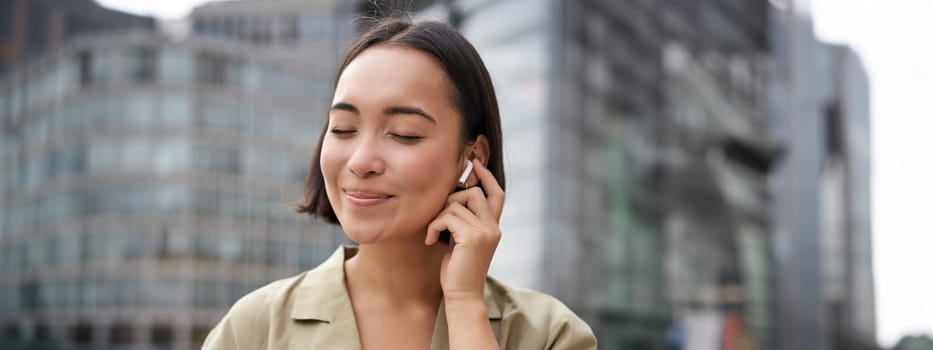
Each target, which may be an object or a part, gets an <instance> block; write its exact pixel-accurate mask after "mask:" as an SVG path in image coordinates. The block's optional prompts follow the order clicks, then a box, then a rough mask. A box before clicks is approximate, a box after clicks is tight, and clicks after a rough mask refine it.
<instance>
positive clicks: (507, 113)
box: [0, 0, 933, 350]
mask: <svg viewBox="0 0 933 350" xmlns="http://www.w3.org/2000/svg"><path fill="white" fill-rule="evenodd" d="M389 3H390V4H387V3H386V2H380V1H358V0H320V1H302V0H237V1H214V2H210V1H203V0H163V1H132V0H99V1H97V4H95V3H94V2H92V1H90V0H0V228H2V231H0V349H7V348H9V349H48V348H63V349H101V348H106V349H189V348H197V347H198V346H199V344H200V341H201V340H203V337H204V336H205V335H206V333H207V331H208V330H209V329H210V327H212V326H213V324H215V323H216V322H217V320H219V318H220V317H221V316H222V315H223V314H224V313H225V312H226V310H227V309H228V308H229V306H230V305H231V304H232V303H233V302H234V301H235V300H236V299H237V298H239V297H240V296H242V295H243V294H245V293H248V292H249V291H250V290H252V289H255V288H256V287H258V286H261V285H263V284H265V283H268V282H270V281H272V280H275V279H278V278H283V277H287V276H291V275H294V274H296V273H299V272H301V271H304V270H307V269H309V268H311V267H313V266H314V265H316V264H317V263H319V262H321V261H322V260H323V259H324V258H326V257H327V256H328V255H329V253H330V252H331V251H332V250H333V248H334V246H336V245H338V244H346V243H348V242H347V241H346V238H345V237H344V236H343V234H342V233H341V232H340V230H339V228H337V227H334V226H330V225H326V224H323V223H321V222H318V221H314V220H311V219H309V218H306V217H299V216H297V215H294V214H292V213H291V211H290V209H289V208H288V206H287V204H288V203H289V202H291V201H294V200H298V199H300V196H301V194H302V186H303V180H304V176H305V175H306V171H307V160H308V159H307V158H308V156H309V155H310V153H311V151H312V150H313V146H314V142H315V141H316V139H315V138H316V137H317V135H318V132H319V129H320V127H321V123H323V120H324V119H323V118H324V114H323V111H325V110H326V107H327V106H328V104H329V102H330V100H329V99H330V94H331V93H332V91H331V89H332V84H333V78H334V77H333V74H334V73H335V71H336V65H337V63H338V60H339V59H340V58H341V54H342V53H343V49H344V48H345V47H346V45H347V43H348V42H349V41H350V40H352V38H353V36H354V35H355V34H356V33H358V32H359V31H360V30H361V29H362V24H361V23H360V22H358V21H355V19H357V18H359V17H361V16H382V15H385V14H386V12H387V10H386V9H389V8H395V7H399V6H398V5H397V4H402V6H401V7H404V8H405V9H407V10H409V11H410V12H409V14H410V15H411V16H412V17H413V18H415V19H416V20H423V19H433V20H440V21H445V22H448V23H451V24H452V25H454V26H456V27H458V28H459V29H460V30H461V32H462V33H463V34H464V35H465V36H466V37H467V38H468V39H469V40H470V41H471V42H472V43H473V44H474V45H475V46H476V47H477V49H478V51H479V52H480V54H481V55H482V56H483V59H484V60H485V62H486V64H487V66H488V67H489V70H490V73H491V75H492V76H493V80H494V83H495V85H496V89H497V91H496V92H497V96H498V98H499V101H500V107H501V109H502V114H503V131H504V137H505V142H506V144H505V153H506V170H507V175H508V178H509V180H508V193H507V195H508V198H509V201H508V202H507V205H506V209H505V212H504V213H503V218H502V223H501V225H502V230H503V239H502V243H501V244H500V247H499V249H498V251H497V256H496V258H495V261H494V263H493V266H492V267H491V271H490V272H491V274H492V275H494V276H496V277H499V278H501V279H502V280H504V281H506V282H508V283H510V284H514V285H517V286H523V287H529V288H534V289H539V290H543V291H545V292H548V293H550V294H553V295H555V296H556V297H557V298H559V299H560V300H562V301H563V302H564V303H566V304H567V305H568V306H570V307H571V308H572V309H574V310H575V311H576V312H577V313H578V314H580V315H581V316H582V317H583V318H584V319H585V320H586V321H587V322H588V323H589V324H590V325H591V326H592V327H593V328H594V331H595V332H596V334H597V336H598V338H599V340H600V344H601V348H606V349H617V348H622V349H685V350H701V349H775V350H781V349H817V350H822V349H881V348H884V349H933V340H931V339H930V338H929V337H930V336H933V316H931V315H933V297H931V295H933V279H930V278H927V277H926V275H929V274H930V268H929V267H930V266H933V254H929V253H928V251H929V249H930V248H929V247H931V246H933V235H931V233H933V221H931V220H933V219H931V216H930V214H929V212H930V209H931V208H933V181H930V179H933V160H931V157H930V156H929V155H928V153H929V151H930V150H933V89H930V84H931V83H933V65H930V62H933V45H930V39H929V36H930V34H931V33H933V21H930V19H931V18H933V1H929V0H893V1H881V0H756V1H746V0H703V1H692V0H663V1H650V0H642V1H636V0H632V1H609V0H606V1H600V0H581V1H571V0H505V1H488V0H477V1H467V0H447V1H432V0H418V1H390V2H389Z"/></svg>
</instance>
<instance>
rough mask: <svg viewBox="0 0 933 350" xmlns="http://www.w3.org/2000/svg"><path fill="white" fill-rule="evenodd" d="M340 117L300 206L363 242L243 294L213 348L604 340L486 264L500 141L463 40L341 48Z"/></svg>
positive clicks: (377, 30)
mask: <svg viewBox="0 0 933 350" xmlns="http://www.w3.org/2000/svg"><path fill="white" fill-rule="evenodd" d="M328 117H329V119H328V123H327V125H326V126H325V128H324V130H322V133H321V137H320V140H319V141H318V146H317V149H316V150H315V154H314V157H313V158H312V161H311V165H310V170H309V173H310V174H309V176H308V181H307V185H306V193H305V202H304V203H303V204H302V205H300V206H299V208H298V211H299V212H302V213H307V214H311V215H314V216H317V217H320V218H323V219H325V220H328V221H330V222H333V223H338V224H340V225H341V227H342V228H343V230H344V231H345V232H346V234H347V236H349V237H350V239H352V240H353V241H355V242H357V243H359V247H358V248H357V247H341V248H339V249H337V251H336V252H335V253H334V254H333V255H332V256H331V257H330V258H329V259H328V260H327V261H326V262H324V263H323V264H321V265H320V266H318V267H316V268H315V269H313V270H311V271H308V272H305V273H302V274H300V275H298V276H295V277H292V278H288V279H285V280H280V281H277V282H273V283H271V284H269V285H267V286H265V287H262V288H260V289H258V290H256V291H254V292H252V293H250V294H248V295H246V296H245V297H243V298H242V299H240V300H239V301H237V303H236V304H234V305H233V307H232V308H231V309H230V311H229V313H228V314H227V315H226V316H225V317H224V318H223V320H221V321H220V323H219V324H218V325H217V326H216V327H215V328H214V330H213V331H212V332H211V333H210V335H208V337H207V339H206V341H205V344H204V348H206V349H266V348H268V349H290V348H296V349H297V348H300V349H308V348H311V349H344V348H348V349H356V348H364V349H428V348H431V349H445V348H448V347H449V348H452V349H496V348H499V347H501V348H508V349H590V348H595V347H596V339H595V338H594V336H593V333H592V331H591V330H590V328H589V327H588V326H587V325H586V324H585V323H584V322H583V321H581V320H580V319H579V318H578V317H577V316H576V315H574V314H573V312H572V311H570V310H569V309H568V308H567V307H565V306H564V305H563V304H561V303H560V302H559V301H557V300H556V299H554V298H552V297H550V296H547V295H544V294H541V293H538V292H533V291H528V290H523V289H517V288H512V287H509V286H506V285H504V284H502V283H501V282H498V281H496V280H495V279H492V278H490V277H487V276H486V273H487V271H488V269H489V264H490V261H491V260H492V257H493V253H494V252H495V249H496V246H497V244H498V242H499V237H500V232H499V225H498V222H499V216H500V214H501V213H502V206H503V203H504V200H505V195H504V192H503V187H502V185H501V184H504V183H505V174H504V172H503V164H502V137H501V130H500V123H499V110H498V106H497V103H496V97H495V93H494V91H493V86H492V82H491V80H490V78H489V74H488V73H487V71H486V68H485V66H484V65H483V62H482V60H481V59H480V57H479V55H478V54H477V53H476V50H475V49H474V48H473V46H472V45H470V44H469V42H467V41H466V39H464V38H463V37H462V36H460V34H458V33H457V32H456V31H455V30H454V29H452V28H451V27H449V26H447V25H445V24H442V23H437V22H423V23H418V24H412V23H410V22H407V21H404V20H396V19H393V20H385V21H383V22H380V23H378V24H376V25H375V26H374V27H372V29H370V30H369V31H367V32H366V33H364V34H363V35H361V36H360V37H359V38H358V39H357V40H356V42H355V43H354V44H353V45H352V47H351V49H350V51H349V53H348V54H347V56H346V58H345V59H344V61H343V64H342V65H341V67H340V70H339V71H338V75H337V83H336V88H335V91H334V100H333V104H332V107H331V108H330V110H329V115H328ZM470 168H472V170H471V169H470ZM461 178H462V179H464V180H465V181H463V182H459V180H460V179H461Z"/></svg>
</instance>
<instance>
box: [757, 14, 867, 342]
mask: <svg viewBox="0 0 933 350" xmlns="http://www.w3.org/2000/svg"><path fill="white" fill-rule="evenodd" d="M771 27H772V29H771V38H772V51H773V54H772V67H771V69H772V79H771V81H770V93H769V96H770V99H771V101H770V106H769V109H770V112H769V113H770V114H771V118H772V123H771V133H772V135H773V136H774V137H775V139H777V140H779V142H780V143H781V144H782V145H784V147H785V149H786V154H785V157H784V159H783V161H782V166H781V167H779V168H778V169H777V170H776V172H775V174H774V175H773V183H772V193H773V205H772V215H773V217H774V218H775V220H774V222H775V225H774V228H773V230H772V232H773V235H774V238H773V241H774V262H775V272H776V279H775V281H777V285H776V286H775V293H776V297H777V298H776V300H775V306H776V308H775V313H776V316H777V317H778V319H780V320H781V322H780V323H778V324H776V326H777V328H776V329H775V334H776V335H777V336H778V338H777V343H776V344H778V346H779V348H780V349H799V348H813V349H874V348H876V347H877V345H876V342H875V304H874V278H873V274H872V254H871V252H872V243H871V242H872V239H871V191H870V189H871V186H870V182H871V181H870V175H871V171H870V169H871V163H870V162H871V155H870V149H871V148H870V146H871V130H870V127H871V122H870V104H869V100H870V98H869V96H870V94H869V91H870V90H869V81H868V76H867V73H866V71H865V67H864V66H863V65H862V63H861V60H860V59H859V57H858V55H857V54H856V53H855V52H853V51H852V50H851V49H849V48H847V47H843V46H837V45H828V44H825V43H822V42H820V41H818V40H817V39H816V38H815V37H814V33H813V25H812V23H811V21H810V19H809V18H808V17H807V15H806V14H805V13H804V14H801V13H796V12H795V9H794V8H789V9H788V10H787V11H773V12H772V19H771Z"/></svg>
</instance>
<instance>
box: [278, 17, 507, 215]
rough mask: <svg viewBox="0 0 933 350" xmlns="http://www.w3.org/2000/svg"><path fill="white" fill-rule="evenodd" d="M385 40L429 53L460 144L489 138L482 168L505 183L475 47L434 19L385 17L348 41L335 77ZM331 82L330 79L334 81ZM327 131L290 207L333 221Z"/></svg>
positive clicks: (490, 96) (488, 90)
mask: <svg viewBox="0 0 933 350" xmlns="http://www.w3.org/2000/svg"><path fill="white" fill-rule="evenodd" d="M376 45H385V46H391V47H402V48H407V49H414V50H418V51H421V52H423V53H425V54H427V55H428V56H431V57H433V58H434V60H435V61H437V63H438V64H439V65H440V66H441V68H443V69H444V72H446V73H447V81H448V82H449V83H450V88H451V90H452V91H450V96H451V98H452V101H453V102H454V104H455V107H456V109H457V111H458V112H459V114H460V119H461V123H460V125H461V129H460V135H461V147H463V146H465V145H466V144H467V143H469V142H470V141H472V140H475V139H476V137H477V136H479V135H485V136H486V138H487V140H488V141H489V159H487V161H486V166H487V168H488V169H489V170H490V171H491V172H492V174H493V175H494V176H495V177H496V181H497V182H499V185H500V186H502V189H503V190H504V189H505V169H504V166H503V162H502V126H501V123H500V121H499V104H498V102H497V101H496V93H495V91H494V90H493V86H492V79H490V77H489V72H488V71H487V70H486V65H484V64H483V60H482V59H481V58H480V56H479V53H477V52H476V49H475V48H474V47H473V45H471V44H470V42H469V41H467V40H466V38H464V37H463V36H462V35H460V33H458V32H457V30H456V29H454V28H453V27H451V26H449V25H447V24H444V23H441V22H434V21H425V22H419V23H412V22H411V21H409V20H407V19H399V18H390V19H383V20H379V21H378V22H376V23H375V24H374V25H373V26H372V27H370V29H369V30H367V31H366V32H364V33H363V34H362V35H360V36H359V37H358V38H357V39H356V41H354V42H353V44H352V45H351V46H350V49H349V51H348V52H347V55H346V56H345V57H344V59H343V63H341V64H340V69H339V70H338V71H337V78H336V80H337V81H339V80H340V75H341V74H343V70H344V69H346V68H347V65H349V64H350V62H351V61H353V59H355V58H356V57H357V56H359V55H360V53H362V52H363V51H365V50H366V49H368V48H370V47H373V46H376ZM336 85H337V83H336V82H335V83H334V86H335V87H336ZM326 133H327V123H325V124H324V127H323V128H322V129H321V135H320V137H319V139H318V142H317V146H316V147H315V150H314V154H313V155H312V157H311V164H310V166H309V167H308V178H307V180H306V182H305V198H304V201H302V202H300V203H298V204H297V205H296V208H295V211H297V212H298V213H305V214H309V215H311V216H316V217H319V218H322V219H324V220H325V221H327V222H330V223H335V224H336V223H339V222H338V219H337V216H336V215H335V214H334V209H333V207H331V205H330V200H329V199H328V198H327V191H326V190H325V188H324V175H323V174H322V173H321V145H322V144H323V142H324V135H325V134H326Z"/></svg>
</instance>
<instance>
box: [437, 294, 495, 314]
mask: <svg viewBox="0 0 933 350" xmlns="http://www.w3.org/2000/svg"><path fill="white" fill-rule="evenodd" d="M444 308H445V309H447V314H448V315H450V314H452V313H466V314H470V313H477V314H480V313H481V314H483V315H484V316H485V315H486V303H485V302H483V296H482V295H479V296H478V297H477V296H475V295H472V294H470V295H455V296H446V295H445V296H444Z"/></svg>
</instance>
